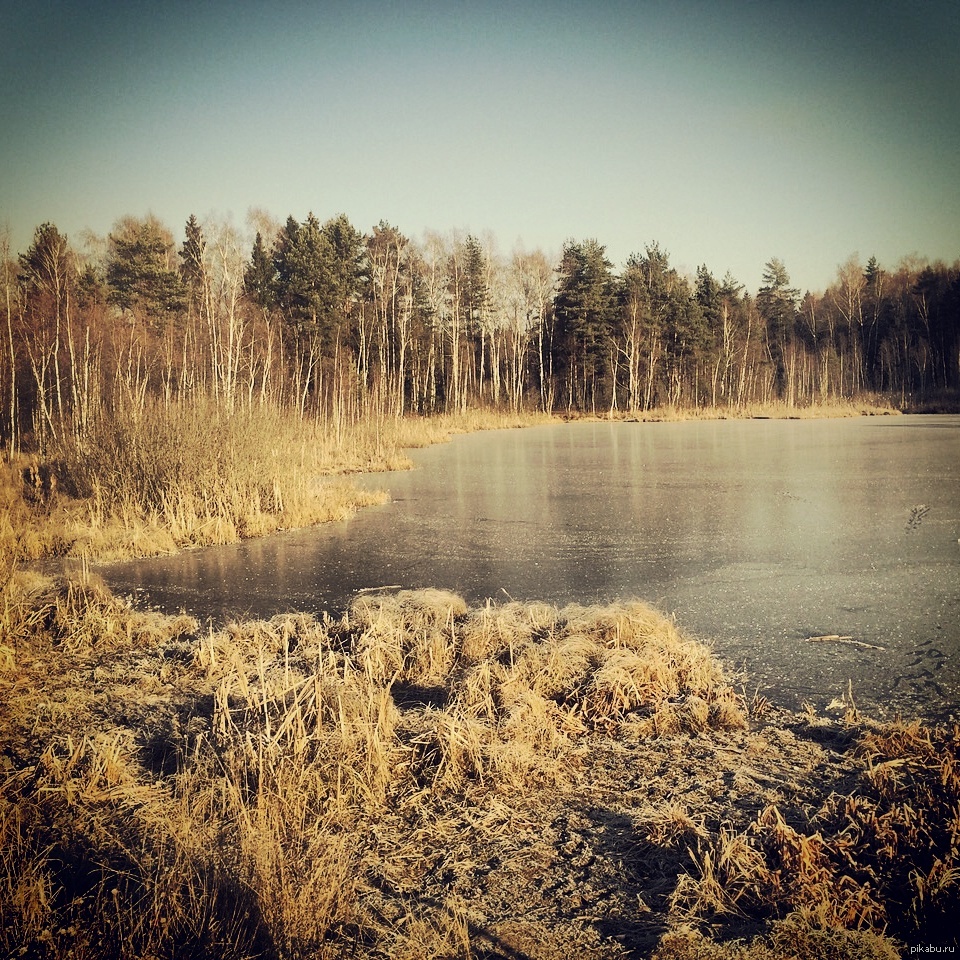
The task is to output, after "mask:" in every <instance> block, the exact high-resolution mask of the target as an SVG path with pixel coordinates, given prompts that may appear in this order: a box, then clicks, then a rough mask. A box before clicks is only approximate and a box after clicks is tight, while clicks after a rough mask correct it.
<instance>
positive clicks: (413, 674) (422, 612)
mask: <svg viewBox="0 0 960 960" xmlns="http://www.w3.org/2000/svg"><path fill="white" fill-rule="evenodd" d="M466 612H467V605H466V603H464V601H463V599H462V598H460V597H458V596H456V595H455V594H452V593H448V592H446V591H443V590H417V591H409V590H401V591H400V592H399V593H397V594H376V595H365V596H360V597H358V598H357V599H356V600H354V602H353V604H352V605H351V607H350V613H349V620H350V624H351V626H352V628H353V629H355V630H357V631H358V632H359V636H358V638H357V640H356V641H355V649H354V655H355V657H356V659H357V660H358V661H359V662H360V663H361V664H362V665H363V668H364V670H365V671H366V672H367V675H368V676H369V677H370V678H371V680H373V682H375V683H380V684H383V683H390V682H393V681H401V682H407V683H415V684H418V685H423V686H432V685H436V684H440V683H443V681H444V680H445V679H446V678H447V676H448V675H449V673H450V671H451V669H452V668H453V664H454V662H455V660H456V659H457V656H458V653H459V637H458V632H457V629H456V626H457V620H458V619H459V618H462V617H463V616H464V615H465V614H466Z"/></svg>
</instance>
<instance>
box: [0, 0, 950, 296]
mask: <svg viewBox="0 0 960 960" xmlns="http://www.w3.org/2000/svg"><path fill="white" fill-rule="evenodd" d="M958 51H960V4H958V3H957V2H956V0H937V2H924V0H912V2H903V3H891V2H885V0H863V2H856V3H849V2H848V3H844V2H842V0H840V2H819V0H815V2H805V0H788V2H723V0H711V2H703V3H698V2H687V0H683V2H649V3H647V2H634V3H629V2H620V3H618V2H614V0H607V2H599V3H588V2H583V0H581V2H565V0H539V2H533V3H516V4H510V3H502V4H501V3H452V2H451V3H445V4H444V3H439V2H436V3H433V2H417V0H411V2H400V0H395V2H387V0H370V2H360V0H357V2H354V3H347V2H342V3H328V2H315V3H307V2H299V3H284V2H282V0H280V2H270V3H268V2H262V0H257V2H245V0H238V2H225V0H222V2H204V0H192V2H181V0H163V2H159V0H158V2H144V0H137V2H134V0H125V2H114V3H105V2H100V3H98V2H79V0H63V2H49V0H29V2H25V0H18V2H15V3H14V2H8V0H0V85H2V86H0V89H2V91H3V92H2V97H0V227H2V226H4V225H6V226H7V227H8V228H9V230H10V233H11V240H12V244H13V247H14V249H15V250H23V249H25V248H26V246H27V245H28V244H29V242H30V238H31V236H32V232H33V229H34V227H36V226H37V225H38V224H40V223H42V222H44V221H47V220H49V221H52V222H54V223H56V224H57V226H58V227H59V228H60V229H61V230H62V231H64V232H66V233H67V234H68V235H69V236H70V237H71V239H77V240H79V237H80V234H81V233H82V231H83V230H84V229H86V228H89V229H90V230H93V231H94V232H95V233H98V234H106V233H107V232H108V231H109V230H110V228H111V226H112V225H113V223H114V222H115V221H116V220H117V219H118V218H120V217H122V216H124V215H127V214H133V215H136V216H142V215H144V214H146V213H148V212H152V213H154V214H156V215H157V216H158V217H160V218H161V219H162V220H163V221H164V222H165V223H166V224H167V225H168V226H169V227H170V228H171V229H172V230H173V232H174V234H175V236H176V237H177V238H178V240H179V239H182V236H183V224H184V221H185V220H186V219H187V217H188V216H189V215H190V214H191V213H196V214H197V216H198V217H200V218H201V219H202V218H204V217H206V216H209V215H217V216H223V215H227V214H231V215H232V216H233V219H234V221H235V222H236V223H237V224H238V225H240V226H244V225H245V223H246V217H247V211H248V210H249V208H251V207H260V208H264V209H265V210H267V211H269V212H270V213H271V214H273V215H275V216H276V217H277V218H280V219H285V218H286V216H287V215H288V214H293V215H294V216H295V217H297V218H298V219H302V218H303V217H305V216H306V214H307V213H308V212H310V211H313V212H314V213H316V215H317V216H318V217H319V218H320V219H321V220H323V219H326V218H328V217H330V216H333V215H335V214H337V213H340V212H344V213H346V214H347V216H348V217H349V218H350V219H351V221H352V222H353V223H354V225H355V226H357V227H358V228H359V229H361V230H364V231H366V230H369V229H370V228H371V227H372V226H373V225H374V224H375V223H376V222H378V221H379V220H380V219H386V220H388V221H390V222H391V223H393V224H395V225H396V226H398V227H400V229H402V230H403V231H404V232H405V233H406V234H407V235H409V236H413V237H419V236H420V235H421V233H422V231H423V230H424V229H435V230H438V231H441V232H443V231H447V230H450V229H453V228H457V229H461V230H470V231H472V232H474V233H476V234H478V235H482V234H484V233H485V232H487V231H489V232H491V233H492V234H493V235H494V236H495V237H496V239H497V241H498V244H499V247H500V249H501V250H502V251H504V252H509V251H510V250H511V249H512V248H513V246H514V245H515V244H516V243H518V242H520V243H522V244H523V245H525V246H527V247H528V248H532V247H541V248H543V249H544V251H545V252H547V253H548V254H551V255H554V254H556V255H558V254H559V252H560V250H561V248H562V245H563V242H564V241H565V240H566V239H568V238H575V239H584V238H587V237H595V238H596V239H597V240H599V241H600V242H601V243H603V244H605V245H606V247H607V252H608V255H609V256H610V258H611V260H613V262H614V264H615V265H616V266H617V267H619V266H621V265H622V263H623V261H624V260H625V259H626V257H627V256H628V255H629V254H630V253H631V252H634V251H642V249H643V247H644V245H645V244H646V243H648V242H650V241H652V240H655V241H657V242H659V243H660V245H661V246H662V247H663V248H665V249H666V250H667V251H668V252H669V253H670V255H671V261H672V262H673V264H674V265H676V266H678V267H680V268H681V269H683V270H685V271H688V272H691V273H692V272H693V271H695V269H696V267H697V266H698V265H699V264H700V263H706V264H707V266H708V267H709V268H710V269H711V270H712V271H713V272H714V273H715V274H716V275H717V276H718V277H720V276H722V275H723V274H724V273H725V272H726V271H727V270H730V271H731V272H732V273H733V275H734V276H735V277H737V278H738V279H739V280H740V281H741V282H743V283H745V284H746V285H747V287H748V288H749V289H750V290H755V289H756V288H757V286H758V285H759V284H760V276H761V273H762V270H763V265H764V263H766V262H767V261H768V260H769V259H770V258H772V257H779V258H780V259H782V260H783V261H784V263H785V264H786V267H787V269H788V271H789V272H790V275H791V278H792V280H793V282H794V284H795V285H796V286H798V287H800V288H801V289H811V290H823V289H824V288H825V287H826V286H827V285H828V284H829V283H830V282H831V280H832V279H833V278H834V276H835V273H836V268H837V265H838V264H839V263H841V262H842V261H844V260H846V259H847V257H849V256H850V255H851V254H853V253H859V254H860V256H861V258H862V259H863V260H864V261H865V260H866V259H867V258H868V257H869V256H871V255H876V256H877V257H878V259H879V260H880V262H881V263H882V264H883V265H884V266H887V267H892V266H894V265H895V264H896V262H897V260H899V258H900V257H901V256H903V255H906V254H911V253H917V254H919V255H920V256H924V257H930V258H933V259H935V258H943V259H946V260H948V261H951V262H952V261H953V260H955V259H957V258H958V257H960V55H958Z"/></svg>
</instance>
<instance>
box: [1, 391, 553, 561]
mask: <svg viewBox="0 0 960 960" xmlns="http://www.w3.org/2000/svg"><path fill="white" fill-rule="evenodd" d="M544 421H545V418H544V417H543V416H541V415H537V414H530V415H522V414H521V415H515V416H511V415H507V414H503V413H498V412H496V411H483V410H478V411H470V412H468V413H465V414H462V415H459V416H440V417H432V418H423V417H411V418H407V419H403V420H395V419H389V418H388V419H372V420H367V421H360V422H357V423H352V424H332V423H326V422H317V421H312V420H309V421H304V420H301V419H300V418H299V417H297V416H295V415H294V414H292V413H289V412H285V411H283V410H281V409H279V408H277V407H273V406H269V405H264V406H255V407H251V408H240V409H237V410H235V411H233V412H231V413H228V412H227V411H226V410H224V409H223V408H222V407H221V406H219V405H218V404H216V403H214V402H212V401H207V400H203V399H196V400H190V401H182V402H175V403H167V404H164V403H161V402H159V401H156V402H151V403H147V404H145V405H144V406H143V408H142V409H140V410H138V411H136V412H135V413H134V412H125V413H122V414H121V413H119V412H118V413H116V414H115V415H113V416H110V417H106V416H104V417H103V418H102V419H100V420H99V421H98V422H97V423H96V424H95V425H94V426H93V428H92V433H91V435H90V436H88V437H87V438H86V439H85V442H84V444H83V446H82V447H80V446H77V445H76V444H75V443H74V442H73V441H71V440H69V439H67V440H65V441H64V442H63V443H62V444H61V446H60V447H59V448H58V449H56V450H54V451H52V452H51V454H50V457H49V459H48V460H46V461H41V460H39V459H38V458H37V457H36V456H18V457H16V458H14V459H13V460H9V459H6V458H4V459H3V460H2V461H0V567H3V565H4V564H6V565H7V566H9V564H10V563H11V562H18V563H22V562H28V561H32V560H37V559H41V558H46V557H56V556H64V555H70V556H75V557H81V556H82V557H87V558H90V559H94V558H95V559H99V560H115V559H123V558H126V557H131V556H134V557H142V556H155V555H158V554H164V553H172V552H175V551H176V550H178V549H182V548H184V547H191V546H200V545H206V544H214V543H229V542H233V541H236V540H239V539H242V538H246V537H255V536H262V535H263V534H266V533H270V532H273V531H274V530H278V529H287V528H292V527H302V526H309V525H311V524H316V523H322V522H325V521H328V520H341V519H344V518H346V517H348V516H350V515H351V514H353V513H354V512H355V511H356V510H357V509H359V508H361V507H363V506H367V505H370V504H373V503H380V502H382V501H383V500H384V499H385V497H386V494H384V493H378V492H373V491H367V490H362V489H360V488H359V487H357V486H356V485H355V484H352V483H351V482H350V481H349V475H350V474H353V473H358V472H361V471H383V470H397V469H406V468H408V467H409V466H410V460H409V458H408V457H407V456H406V455H405V454H404V452H403V449H404V448H405V447H418V446H426V445H428V444H432V443H440V442H444V441H446V440H449V439H450V437H451V436H452V435H453V434H455V433H463V432H467V431H471V430H482V429H493V428H506V427H515V426H526V425H531V424H534V423H542V422H544ZM63 434H64V436H65V437H68V438H69V437H70V436H71V433H70V431H69V430H65V431H63Z"/></svg>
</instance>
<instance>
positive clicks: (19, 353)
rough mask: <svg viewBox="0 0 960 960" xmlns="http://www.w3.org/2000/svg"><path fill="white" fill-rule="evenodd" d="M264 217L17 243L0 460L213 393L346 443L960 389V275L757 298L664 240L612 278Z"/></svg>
mask: <svg viewBox="0 0 960 960" xmlns="http://www.w3.org/2000/svg"><path fill="white" fill-rule="evenodd" d="M261 221H264V222H262V224H261V229H260V230H258V231H257V232H256V235H255V237H254V238H253V240H252V242H251V241H250V240H249V238H245V237H244V235H243V233H242V232H241V231H240V230H238V229H237V228H236V227H235V226H233V225H232V224H231V223H229V222H215V221H212V222H209V223H206V224H204V225H201V224H200V223H199V222H198V220H197V218H196V217H195V216H191V217H190V218H189V220H188V221H187V223H186V225H185V229H184V234H183V238H182V240H181V241H180V242H179V243H178V242H177V241H176V240H175V238H174V236H173V234H172V233H171V232H170V230H169V229H168V228H167V227H166V226H165V225H164V224H163V223H161V222H160V221H158V220H157V219H156V218H154V217H152V216H148V217H145V218H134V217H127V218H124V219H123V220H121V221H119V222H118V223H117V224H116V225H115V227H114V229H113V230H112V231H111V233H110V234H109V236H108V237H107V238H106V240H105V241H104V242H103V243H102V244H100V247H99V249H95V250H94V251H93V252H91V251H90V250H89V249H88V250H85V251H80V250H78V249H76V248H75V247H74V246H73V245H71V244H70V242H69V241H68V239H67V237H66V236H65V235H63V234H62V233H61V232H60V231H59V230H58V229H57V227H56V226H55V225H54V224H51V223H44V224H42V225H41V226H39V227H37V229H36V231H35V233H34V237H33V241H32V243H31V244H30V246H29V248H28V249H27V250H26V251H25V252H23V253H20V254H18V255H16V256H14V255H13V254H12V252H11V250H10V248H9V241H8V240H5V239H3V238H0V242H2V244H3V248H2V249H0V262H2V270H3V285H4V313H5V326H6V330H5V331H4V332H5V334H6V336H5V338H4V339H5V340H6V344H5V349H4V350H3V351H2V355H0V402H2V409H3V413H2V414H0V438H2V442H3V445H4V447H5V448H6V449H7V450H8V451H11V452H13V451H16V450H19V449H28V448H29V449H37V450H39V451H40V452H41V453H43V452H45V451H47V450H48V449H49V448H50V446H51V445H52V444H57V443H62V442H70V443H74V444H77V445H79V447H80V449H81V450H82V448H83V445H84V444H85V443H88V442H89V437H90V431H91V427H92V425H93V424H94V423H96V421H97V419H98V418H102V417H104V416H117V415H120V414H123V415H124V416H133V417H135V416H137V413H138V411H142V410H143V408H144V406H145V404H147V403H154V402H160V403H167V404H169V403H173V402H176V401H180V400H185V399H189V398H191V397H196V396H204V397H209V398H213V399H215V400H216V401H217V402H218V403H220V404H222V405H223V406H224V407H225V408H226V409H227V410H231V409H234V408H235V407H236V406H237V405H238V404H248V405H252V404H266V403H271V404H277V405H279V406H281V407H283V408H285V409H288V410H291V411H294V412H295V413H296V414H297V415H298V416H300V417H315V418H325V419H328V420H330V421H331V422H332V423H333V424H334V425H335V426H336V425H338V424H344V423H347V422H351V421H355V420H358V419H360V418H363V417H368V416H402V415H404V414H405V413H407V412H416V413H421V414H429V413H434V412H440V411H454V410H456V411H460V410H464V409H466V408H467V407H469V406H471V405H477V404H485V405H494V406H501V407H505V408H509V409H512V410H519V409H522V408H537V409H540V410H543V411H546V412H557V411H570V412H574V411H582V412H592V413H601V412H606V411H611V412H614V413H616V412H626V413H631V412H636V413H639V412H643V411H646V410H650V409H651V408H655V407H659V406H672V407H702V406H733V407H742V406H746V405H748V404H756V403H761V404H764V403H771V402H778V401H779V402H784V403H786V404H788V405H807V404H812V403H822V402H834V401H837V400H842V399H849V398H855V397H857V396H858V395H860V394H863V393H864V392H873V393H877V394H882V395H886V396H889V397H891V398H893V399H895V400H897V401H899V402H900V403H907V402H908V401H911V400H913V401H916V400H918V399H920V400H922V399H923V398H924V397H927V396H930V395H933V394H936V393H941V392H943V391H955V390H957V388H958V387H960V261H957V262H955V263H953V264H952V265H947V264H944V263H942V262H937V263H927V262H923V261H920V260H918V259H916V258H913V259H910V258H907V259H904V260H903V261H901V262H900V263H899V264H898V265H896V266H895V267H893V268H891V269H887V268H884V267H882V266H881V265H880V264H878V263H877V261H876V259H875V258H871V259H870V260H869V261H868V262H867V263H866V265H863V264H862V263H861V262H860V261H859V259H858V258H857V257H851V258H850V259H849V260H847V261H846V262H845V263H844V264H842V265H841V266H840V267H839V268H838V270H837V275H836V278H835V280H834V281H833V282H832V284H831V285H830V286H829V287H828V289H827V290H826V291H824V292H822V293H810V292H807V293H805V294H804V295H801V293H800V291H799V290H797V289H795V288H793V287H792V286H791V283H790V277H789V273H788V271H787V268H786V266H785V265H784V264H783V263H782V262H781V261H780V260H779V259H771V260H770V261H769V262H768V263H767V264H766V266H765V268H764V273H763V285H762V286H761V287H760V289H759V290H757V291H756V293H755V294H751V293H750V292H748V291H747V290H746V289H745V287H744V285H743V284H741V283H739V282H738V281H737V280H736V279H735V278H733V277H731V276H730V275H729V274H727V275H726V276H724V277H723V278H720V279H718V278H717V277H716V276H715V275H714V274H713V273H712V272H711V271H710V270H709V269H708V268H707V267H706V266H701V267H699V269H698V270H697V271H696V275H695V276H692V277H691V276H686V275H684V274H683V273H681V272H680V271H678V270H677V269H676V268H675V267H674V266H672V265H671V263H670V258H669V254H668V253H667V251H665V250H664V249H662V248H661V247H660V246H659V245H658V244H657V243H650V244H648V245H646V246H645V247H644V249H643V252H642V253H637V254H634V255H633V256H631V257H630V258H629V259H628V260H627V262H626V264H625V265H624V267H623V268H622V269H621V270H619V271H615V270H614V267H613V265H612V263H611V262H610V260H609V259H608V257H607V255H606V251H605V247H604V246H603V245H602V244H601V243H599V242H598V241H597V240H595V239H587V240H579V241H578V240H570V241H568V242H567V243H566V244H565V245H564V247H563V250H562V254H561V256H560V258H559V262H551V260H550V259H549V258H548V257H547V256H546V255H545V254H544V253H543V252H542V251H540V250H533V251H526V250H520V249H518V250H516V251H514V252H513V253H512V254H510V255H502V254H500V253H499V252H498V251H497V250H496V249H495V246H494V244H493V243H492V242H491V241H487V242H481V241H480V240H479V239H478V238H477V237H475V236H473V235H471V234H459V233H451V234H447V235H441V234H438V233H433V232H428V233H426V234H425V235H424V236H423V237H422V238H420V239H416V240H415V239H411V238H409V237H407V236H405V235H404V234H403V233H402V232H401V231H400V230H399V229H398V228H397V227H395V226H393V225H391V224H389V223H386V222H383V221H381V222H380V223H379V224H377V225H376V226H375V227H374V228H373V229H372V230H371V231H370V232H369V233H366V234H364V233H362V232H361V231H359V230H358V229H356V228H355V227H354V226H353V225H352V224H351V223H350V221H349V220H348V218H347V217H346V216H344V215H340V216H337V217H334V218H332V219H330V220H327V221H326V222H323V223H321V222H320V221H319V220H318V218H316V217H315V216H314V215H313V214H309V215H308V216H307V217H306V218H305V219H304V220H302V221H298V220H297V219H295V218H294V217H293V216H290V217H288V218H287V220H286V222H285V223H283V224H274V223H269V222H266V218H264V217H261ZM88 246H89V245H88ZM95 246H96V245H95Z"/></svg>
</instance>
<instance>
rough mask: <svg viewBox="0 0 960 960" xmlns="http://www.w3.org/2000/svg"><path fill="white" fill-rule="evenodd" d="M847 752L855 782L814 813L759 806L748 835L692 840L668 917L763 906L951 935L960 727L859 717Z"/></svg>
mask: <svg viewBox="0 0 960 960" xmlns="http://www.w3.org/2000/svg"><path fill="white" fill-rule="evenodd" d="M855 751H856V754H857V755H858V756H860V757H861V758H863V761H864V766H863V767H862V772H861V774H860V776H859V778H858V781H857V783H856V784H855V786H854V788H853V789H852V790H851V791H850V792H849V794H847V795H846V796H831V797H830V798H828V800H827V801H826V803H825V804H824V805H823V807H822V808H821V809H820V810H819V811H817V813H816V816H815V817H814V818H812V819H810V818H797V817H794V818H793V820H794V822H793V823H790V822H788V821H787V819H786V818H785V816H784V814H783V813H782V812H781V810H780V809H778V807H777V806H769V807H767V808H766V809H765V810H763V812H762V813H761V814H760V815H759V816H758V817H757V818H756V820H755V821H754V822H753V823H752V824H751V825H750V826H749V828H748V829H747V830H746V831H743V832H736V831H729V830H721V831H720V832H719V835H717V836H711V837H708V838H700V837H698V842H697V850H696V852H695V853H693V852H692V853H691V856H692V860H693V867H694V869H693V870H692V871H691V872H690V873H689V874H686V875H684V876H682V877H681V878H680V883H679V884H678V885H677V888H676V890H675V892H674V894H673V897H672V909H673V912H674V916H675V917H676V918H677V919H678V920H680V919H682V920H684V921H687V922H690V921H704V920H711V921H713V922H716V921H717V920H718V918H722V917H725V916H726V917H746V916H758V915H759V916H764V915H771V914H772V915H774V916H780V917H787V918H792V919H793V920H794V921H796V922H797V923H802V924H803V925H804V926H805V927H806V928H809V929H812V930H838V929H839V930H853V931H863V930H874V931H891V932H895V933H896V934H897V935H898V936H901V937H903V938H904V939H907V938H909V937H916V936H921V935H922V936H923V937H924V938H926V939H927V940H929V941H931V942H934V943H948V942H953V941H954V938H955V936H956V933H955V923H954V917H953V914H955V912H956V910H957V908H958V906H960V728H958V727H956V726H954V727H953V728H952V729H950V730H947V729H942V728H931V727H927V726H924V725H923V724H921V723H919V722H918V721H913V722H910V723H905V722H903V721H896V722H893V723H889V724H883V725H878V724H872V723H869V722H867V723H864V724H863V725H862V732H861V733H860V734H859V736H858V737H857V740H856V746H855ZM697 955H699V954H697ZM704 955H705V956H706V955H708V954H704ZM721 955H723V956H726V954H717V956H721ZM846 955H847V954H844V956H846ZM853 955H858V954H853ZM671 956H672V954H671Z"/></svg>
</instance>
